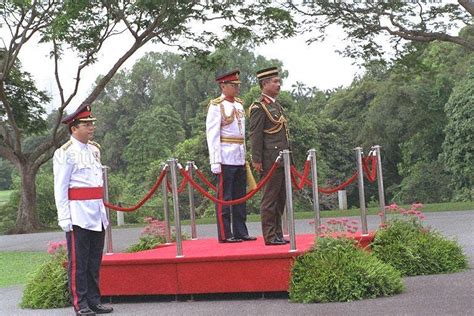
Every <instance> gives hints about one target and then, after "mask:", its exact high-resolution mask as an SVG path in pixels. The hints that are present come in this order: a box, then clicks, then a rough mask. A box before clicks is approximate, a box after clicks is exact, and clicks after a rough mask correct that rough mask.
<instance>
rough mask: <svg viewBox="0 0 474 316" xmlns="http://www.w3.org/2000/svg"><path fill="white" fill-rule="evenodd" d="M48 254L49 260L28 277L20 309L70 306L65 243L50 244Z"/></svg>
mask: <svg viewBox="0 0 474 316" xmlns="http://www.w3.org/2000/svg"><path fill="white" fill-rule="evenodd" d="M48 252H49V253H51V255H52V256H51V258H50V260H48V261H46V262H45V263H43V264H42V265H40V266H39V267H38V268H37V269H36V271H35V272H33V273H32V274H31V275H30V276H29V279H28V282H27V283H26V286H25V289H24V291H23V298H22V299H21V303H20V306H21V307H22V308H34V309H40V308H59V307H66V306H69V305H70V302H69V292H68V285H67V269H66V268H65V266H66V264H67V256H66V247H65V242H63V243H52V244H50V247H49V249H48Z"/></svg>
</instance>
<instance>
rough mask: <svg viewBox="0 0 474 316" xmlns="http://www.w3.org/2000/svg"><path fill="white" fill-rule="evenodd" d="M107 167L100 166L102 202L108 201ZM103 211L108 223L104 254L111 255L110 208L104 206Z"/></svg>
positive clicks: (112, 251)
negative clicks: (102, 189)
mask: <svg viewBox="0 0 474 316" xmlns="http://www.w3.org/2000/svg"><path fill="white" fill-rule="evenodd" d="M108 169H109V167H107V166H102V177H103V181H104V202H105V203H109V174H108V171H107V170H108ZM105 213H106V215H107V220H108V221H109V225H108V226H107V229H106V230H105V248H106V250H105V254H106V255H111V254H113V253H114V249H113V246H112V221H111V220H110V210H109V208H108V207H105Z"/></svg>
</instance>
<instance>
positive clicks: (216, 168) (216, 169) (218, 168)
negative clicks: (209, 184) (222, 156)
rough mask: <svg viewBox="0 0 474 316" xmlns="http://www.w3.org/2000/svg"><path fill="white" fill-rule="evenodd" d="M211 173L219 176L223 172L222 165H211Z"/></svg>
mask: <svg viewBox="0 0 474 316" xmlns="http://www.w3.org/2000/svg"><path fill="white" fill-rule="evenodd" d="M211 172H212V173H214V174H219V173H221V172H222V170H221V164H220V163H212V164H211Z"/></svg>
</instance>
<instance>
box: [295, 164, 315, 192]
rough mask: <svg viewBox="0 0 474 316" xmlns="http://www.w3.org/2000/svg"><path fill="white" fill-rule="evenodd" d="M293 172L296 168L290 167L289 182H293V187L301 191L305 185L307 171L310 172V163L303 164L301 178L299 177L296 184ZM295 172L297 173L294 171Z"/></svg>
mask: <svg viewBox="0 0 474 316" xmlns="http://www.w3.org/2000/svg"><path fill="white" fill-rule="evenodd" d="M294 170H296V167H295V166H294V165H293V166H291V171H292V172H291V180H292V182H293V186H294V187H295V188H296V189H298V190H301V189H303V187H304V185H305V183H306V180H307V179H308V175H309V170H310V161H309V160H306V161H305V163H304V169H303V176H302V177H300V183H298V181H297V180H296V178H295V176H294ZM296 172H298V171H297V170H296Z"/></svg>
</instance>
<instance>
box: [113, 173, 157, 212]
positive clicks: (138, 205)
mask: <svg viewBox="0 0 474 316" xmlns="http://www.w3.org/2000/svg"><path fill="white" fill-rule="evenodd" d="M165 175H166V170H163V171H161V174H160V177H159V178H158V180H157V181H156V183H155V185H153V187H152V188H151V190H150V191H149V192H148V193H147V194H146V196H145V197H144V198H143V199H142V200H141V201H140V202H138V204H137V205H135V206H132V207H120V206H116V205H113V204H109V203H105V202H104V205H105V206H106V207H108V208H110V209H112V210H115V211H121V212H133V211H136V210H137V209H139V208H140V207H141V206H142V205H143V204H145V202H146V201H148V200H149V199H150V198H151V196H152V195H153V194H154V193H155V191H156V190H157V189H158V187H159V186H160V184H161V182H162V181H163V178H164V177H165Z"/></svg>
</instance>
